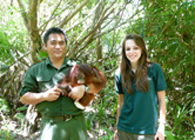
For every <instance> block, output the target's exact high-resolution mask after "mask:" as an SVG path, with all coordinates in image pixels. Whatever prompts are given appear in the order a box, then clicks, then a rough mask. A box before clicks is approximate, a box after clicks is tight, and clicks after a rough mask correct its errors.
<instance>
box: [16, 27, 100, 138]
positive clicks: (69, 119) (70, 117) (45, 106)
mask: <svg viewBox="0 0 195 140" xmlns="http://www.w3.org/2000/svg"><path fill="white" fill-rule="evenodd" d="M66 45H67V37H66V34H65V33H64V31H63V30H62V29H60V28H58V27H52V28H50V29H49V30H48V31H47V32H46V33H45V35H44V47H45V49H46V50H47V53H48V56H49V57H48V58H47V59H46V60H45V61H42V62H40V63H37V64H35V65H33V66H31V67H30V68H29V70H28V71H27V72H26V75H25V77H24V84H23V86H22V88H21V90H20V92H19V94H20V100H21V102H22V103H23V104H33V105H36V107H37V110H38V111H39V112H40V113H41V115H42V120H41V140H86V139H87V129H86V126H85V120H84V116H83V110H80V109H78V108H77V107H75V105H74V100H76V101H78V100H79V99H80V98H81V97H82V96H83V95H84V92H89V93H96V92H97V91H96V89H95V88H94V86H93V84H90V85H80V86H77V87H74V88H72V91H71V92H70V94H69V95H68V96H67V97H64V96H62V95H61V92H62V91H61V89H60V88H58V87H57V86H56V85H57V84H58V83H60V81H62V77H63V76H64V75H65V74H66V72H67V70H68V69H69V68H70V67H71V66H73V64H74V63H73V62H72V61H70V60H69V59H68V58H67V57H65V54H66ZM86 90H87V91H86Z"/></svg>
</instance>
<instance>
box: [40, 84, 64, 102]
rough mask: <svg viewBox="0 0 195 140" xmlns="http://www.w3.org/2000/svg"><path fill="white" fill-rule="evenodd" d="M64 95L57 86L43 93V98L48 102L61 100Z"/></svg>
mask: <svg viewBox="0 0 195 140" xmlns="http://www.w3.org/2000/svg"><path fill="white" fill-rule="evenodd" d="M61 93H62V91H61V89H60V88H58V87H57V86H54V87H53V88H51V89H49V90H47V91H46V92H44V93H43V97H44V98H45V100H47V101H55V100H57V99H58V98H59V96H60V94H61Z"/></svg>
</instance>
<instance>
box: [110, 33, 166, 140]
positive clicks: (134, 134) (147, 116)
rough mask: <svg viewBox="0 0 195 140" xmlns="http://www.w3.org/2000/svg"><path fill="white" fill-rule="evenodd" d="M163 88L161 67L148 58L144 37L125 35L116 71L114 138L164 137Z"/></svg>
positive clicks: (153, 139) (156, 139) (158, 139)
mask: <svg viewBox="0 0 195 140" xmlns="http://www.w3.org/2000/svg"><path fill="white" fill-rule="evenodd" d="M166 87H167V85H166V81H165V77H164V74H163V71H162V68H161V66H160V65H159V64H157V63H151V62H149V61H148V55H147V50H146V45H145V42H144V40H143V38H142V37H141V36H139V35H136V34H132V35H127V36H126V37H125V39H124V41H123V44H122V61H121V64H120V68H119V69H118V70H117V71H116V73H115V88H116V92H117V93H118V94H119V103H118V110H117V128H118V129H117V130H116V131H115V134H114V138H115V140H164V129H165V116H166V114H165V113H166V105H165V90H166ZM158 105H159V124H158V110H157V106H158Z"/></svg>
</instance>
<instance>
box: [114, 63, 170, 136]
mask: <svg viewBox="0 0 195 140" xmlns="http://www.w3.org/2000/svg"><path fill="white" fill-rule="evenodd" d="M148 81H149V91H148V92H146V93H142V92H140V91H138V90H137V89H136V86H135V81H134V83H133V85H132V88H133V93H132V94H128V92H127V91H126V90H125V92H123V86H122V81H121V73H120V69H118V70H117V71H116V73H115V88H116V92H117V93H118V94H124V105H123V107H122V108H121V113H120V116H119V122H118V125H117V127H118V129H120V130H123V131H125V132H129V133H133V134H155V133H156V131H157V127H158V110H157V106H158V104H157V103H158V99H157V92H158V91H163V90H166V87H167V85H166V81H165V77H164V73H163V70H162V68H161V66H160V65H159V64H157V63H153V64H151V65H150V67H149V69H148Z"/></svg>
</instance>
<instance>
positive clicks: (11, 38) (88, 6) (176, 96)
mask: <svg viewBox="0 0 195 140" xmlns="http://www.w3.org/2000/svg"><path fill="white" fill-rule="evenodd" d="M194 13H195V1H193V0H1V5H0V140H23V139H29V140H32V139H34V140H38V137H39V133H40V132H39V127H40V118H39V117H37V114H36V112H34V111H33V107H32V106H27V105H23V104H21V102H20V100H19V95H18V92H19V90H20V88H21V86H22V80H23V77H24V75H25V72H26V71H27V69H28V68H29V67H30V66H31V65H32V64H34V63H37V62H39V61H42V60H44V59H45V58H46V57H47V54H46V52H45V50H44V49H43V41H42V37H43V34H44V32H45V31H46V30H47V29H48V28H50V27H52V26H58V27H61V28H62V29H64V30H65V31H66V34H67V36H68V46H67V56H68V57H69V58H71V59H77V60H79V61H81V62H83V63H87V64H89V65H94V66H96V67H98V68H99V69H101V70H102V71H103V72H104V73H105V74H106V76H107V79H108V83H107V86H106V87H105V88H104V89H103V90H102V91H100V92H99V93H98V94H97V96H96V99H95V100H94V101H93V102H92V104H91V105H90V106H89V107H88V108H86V110H85V117H86V124H87V128H88V134H89V137H90V139H94V140H111V139H113V133H114V131H115V118H116V110H117V103H118V95H117V94H116V93H115V89H114V72H115V70H116V69H117V67H118V65H119V63H120V55H121V41H122V39H123V38H124V36H125V35H126V34H130V33H137V34H140V35H142V36H143V37H144V39H145V41H146V43H147V47H148V52H149V57H150V60H151V61H154V62H158V63H159V64H160V65H161V66H162V67H163V70H164V73H165V77H166V81H167V85H168V88H167V91H166V92H167V95H166V103H167V124H166V131H165V134H166V139H168V140H191V139H192V140H193V139H195V72H194V70H195V55H194V53H195V34H194V32H195V16H194Z"/></svg>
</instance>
